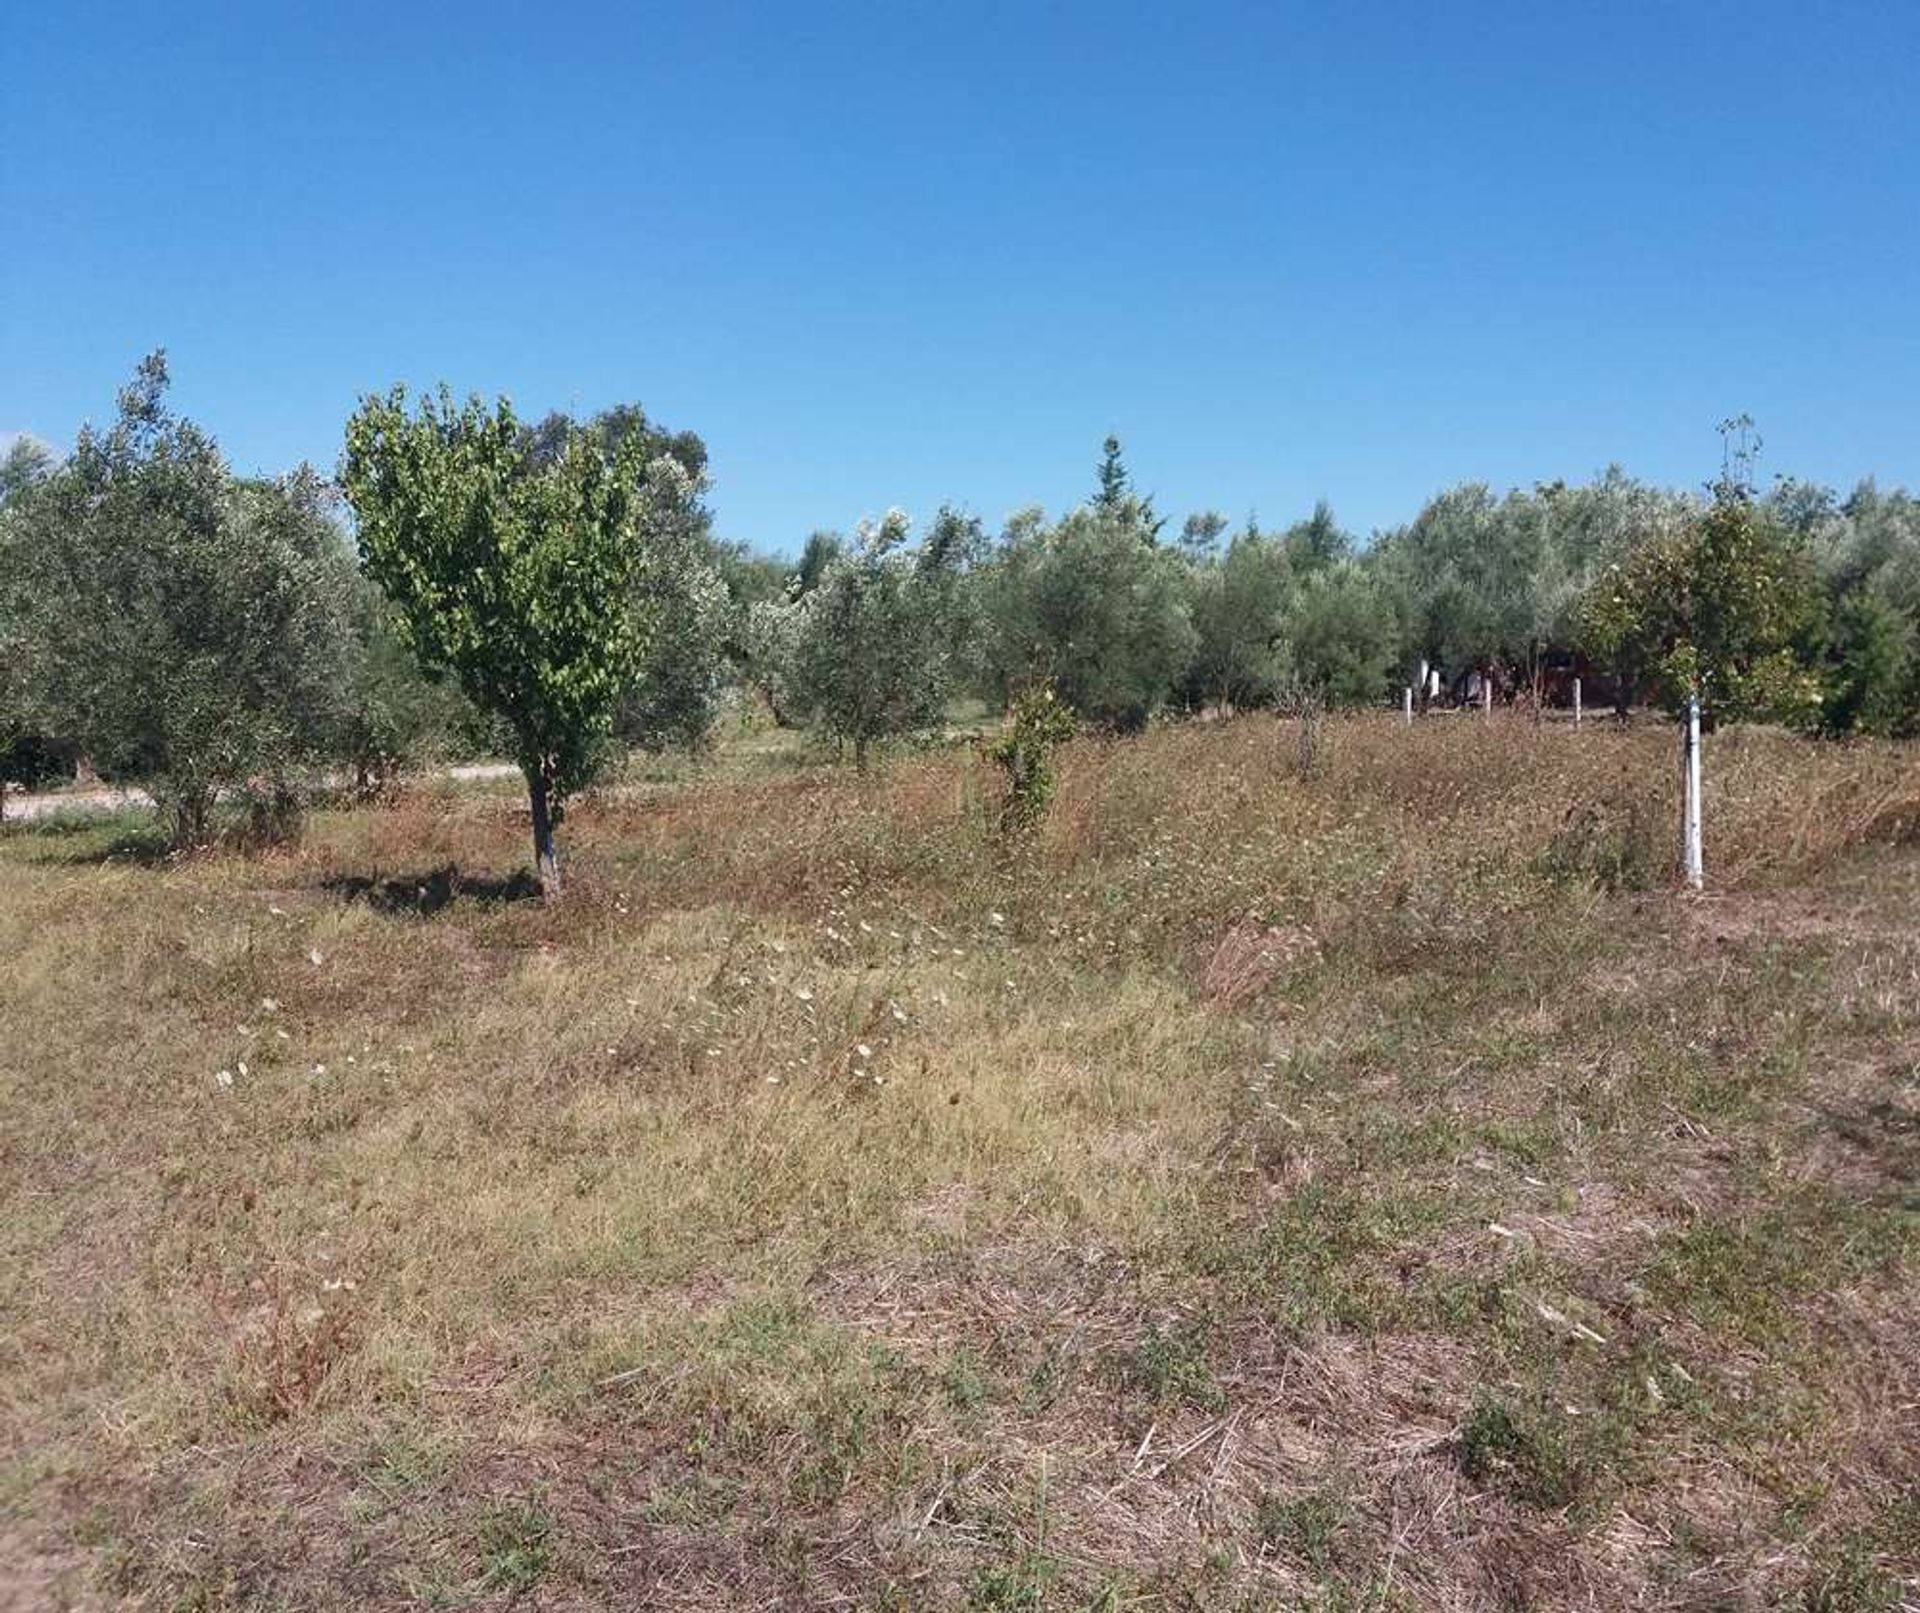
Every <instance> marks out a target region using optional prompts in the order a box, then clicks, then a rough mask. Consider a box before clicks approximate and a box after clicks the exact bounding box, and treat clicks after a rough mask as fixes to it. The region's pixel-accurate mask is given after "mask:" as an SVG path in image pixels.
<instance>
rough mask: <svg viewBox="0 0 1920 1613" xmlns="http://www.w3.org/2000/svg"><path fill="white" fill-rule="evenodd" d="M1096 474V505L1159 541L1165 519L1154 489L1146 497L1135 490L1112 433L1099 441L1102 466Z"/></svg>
mask: <svg viewBox="0 0 1920 1613" xmlns="http://www.w3.org/2000/svg"><path fill="white" fill-rule="evenodd" d="M1095 476H1096V480H1095V484H1094V493H1093V505H1092V507H1093V509H1094V510H1095V511H1096V512H1097V513H1098V514H1100V515H1101V516H1103V517H1104V518H1106V519H1108V520H1111V521H1120V522H1123V523H1126V524H1129V525H1131V526H1133V527H1135V528H1136V529H1137V531H1138V532H1139V534H1140V537H1141V539H1142V541H1143V542H1146V543H1158V542H1159V541H1160V530H1161V528H1162V527H1164V526H1165V525H1166V524H1167V523H1166V519H1165V517H1163V516H1161V515H1158V514H1156V513H1155V511H1154V508H1153V495H1152V494H1151V493H1149V494H1147V495H1145V496H1144V497H1143V496H1142V495H1140V494H1138V493H1136V492H1135V491H1134V490H1133V478H1132V476H1131V475H1129V474H1128V471H1127V466H1126V461H1125V459H1124V458H1123V457H1122V455H1121V448H1120V439H1119V438H1118V437H1109V438H1107V440H1106V441H1105V442H1104V443H1102V444H1101V445H1100V467H1099V469H1098V471H1097V472H1096V473H1095Z"/></svg>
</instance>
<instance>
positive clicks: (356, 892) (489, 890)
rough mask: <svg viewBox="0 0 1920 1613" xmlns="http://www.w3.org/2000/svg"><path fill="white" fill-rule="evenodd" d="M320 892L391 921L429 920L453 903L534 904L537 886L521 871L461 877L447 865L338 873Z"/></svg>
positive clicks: (527, 874) (523, 870)
mask: <svg viewBox="0 0 1920 1613" xmlns="http://www.w3.org/2000/svg"><path fill="white" fill-rule="evenodd" d="M321 889H323V890H325V891H327V892H328V893H329V894H331V895H334V896H338V897H340V898H341V899H343V900H344V901H348V902H364V903H366V905H367V906H368V907H370V908H372V909H373V910H374V911H375V912H376V913H384V914H386V915H388V916H389V917H395V918H431V917H432V916H433V915H434V914H435V913H438V912H440V911H441V910H442V909H443V908H447V907H450V906H452V905H453V903H454V902H456V901H464V902H478V903H481V904H483V905H501V904H505V903H508V902H526V901H535V900H537V899H538V898H539V895H540V883H539V881H538V880H536V879H535V878H534V877H533V876H532V875H531V874H529V873H528V872H527V871H526V870H525V869H524V868H523V869H520V870H519V871H518V872H516V873H513V874H511V875H509V876H508V877H507V878H505V879H495V878H484V877H474V876H471V875H464V874H462V873H461V872H460V870H459V868H458V866H457V865H455V864H453V863H448V864H447V865H446V866H445V867H444V868H435V869H433V870H431V871H430V872H427V873H420V874H396V875H394V876H393V877H392V878H391V879H378V878H376V879H367V878H364V877H362V876H361V875H358V874H339V875H336V876H335V877H333V878H332V879H326V880H322V881H321Z"/></svg>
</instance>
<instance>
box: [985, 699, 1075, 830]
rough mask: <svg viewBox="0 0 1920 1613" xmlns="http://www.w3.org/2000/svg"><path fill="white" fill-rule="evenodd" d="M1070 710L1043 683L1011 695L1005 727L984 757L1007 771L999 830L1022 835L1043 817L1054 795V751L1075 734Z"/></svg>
mask: <svg viewBox="0 0 1920 1613" xmlns="http://www.w3.org/2000/svg"><path fill="white" fill-rule="evenodd" d="M1073 730H1074V721H1073V713H1072V712H1070V711H1069V710H1067V708H1066V707H1065V706H1063V705H1062V704H1061V703H1060V701H1059V699H1058V698H1057V697H1056V696H1055V694H1054V692H1053V690H1052V688H1051V687H1050V686H1048V685H1045V684H1042V685H1040V686H1038V687H1036V688H1032V689H1025V690H1022V691H1021V692H1020V694H1019V695H1017V696H1016V697H1015V698H1014V702H1013V709H1012V711H1011V712H1010V713H1009V720H1008V723H1007V728H1006V732H1005V733H1003V734H1002V735H1001V736H1000V737H999V738H998V739H997V740H995V741H994V742H993V743H992V744H991V745H989V746H988V747H987V757H988V759H989V760H990V761H993V762H996V763H998V764H999V767H1000V769H1001V771H1002V772H1003V773H1004V774H1005V775H1006V781H1007V793H1006V795H1005V796H1004V797H1003V798H1002V800H1001V803H1000V823H999V828H1000V832H1001V833H1002V834H1003V835H1020V834H1024V833H1025V832H1026V831H1027V830H1029V829H1031V828H1032V827H1033V826H1034V825H1035V824H1036V823H1038V822H1039V821H1040V820H1041V818H1043V817H1044V816H1046V811H1047V803H1048V802H1050V801H1051V800H1052V799H1053V790H1054V776H1053V753H1054V751H1055V750H1056V749H1057V748H1058V747H1059V746H1061V745H1063V744H1065V743H1066V742H1067V741H1068V740H1069V739H1071V738H1073Z"/></svg>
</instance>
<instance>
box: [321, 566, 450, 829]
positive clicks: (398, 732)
mask: <svg viewBox="0 0 1920 1613" xmlns="http://www.w3.org/2000/svg"><path fill="white" fill-rule="evenodd" d="M349 614H350V619H351V622H352V628H353V648H352V654H351V657H350V660H349V666H348V673H347V683H346V696H345V700H344V702H343V704H342V710H341V714H340V719H339V728H338V730H337V733H336V735H335V737H334V740H333V743H332V746H331V749H332V751H333V753H334V755H335V757H336V759H337V760H339V761H340V762H342V763H344V764H345V765H346V767H347V769H348V770H349V772H350V773H351V775H352V786H353V790H354V793H355V794H356V795H359V796H360V797H362V798H366V799H370V798H373V797H376V796H379V795H382V794H385V793H387V792H388V791H389V790H390V789H391V788H392V786H393V785H394V783H395V782H396V781H397V780H398V779H399V778H400V776H401V775H402V774H403V773H405V772H406V771H408V770H409V769H410V768H414V767H417V766H419V765H420V764H421V763H423V762H425V761H428V760H430V759H431V758H434V757H436V756H441V755H445V754H447V753H449V752H451V751H453V750H454V749H456V748H457V746H458V745H459V742H460V738H461V736H462V735H463V734H464V733H465V732H467V731H468V730H469V729H471V728H472V727H473V726H474V724H475V719H476V714H475V713H474V711H473V708H472V707H471V706H470V705H469V704H468V703H467V701H466V698H465V697H464V696H463V695H462V694H461V693H460V689H459V686H458V685H457V684H456V683H455V682H454V681H453V680H452V679H450V678H445V677H434V676H432V675H431V674H429V673H428V672H427V671H425V670H424V669H423V668H422V667H421V665H420V662H419V659H418V658H417V657H416V656H415V655H414V653H413V651H412V649H411V648H409V647H408V644H407V640H406V637H405V634H404V632H403V631H402V628H401V625H400V622H399V617H398V613H397V611H396V610H395V608H394V606H393V604H392V602H391V601H389V600H388V599H387V597H386V595H385V594H383V593H382V592H381V591H380V589H379V587H378V586H377V585H376V584H374V583H373V582H372V581H371V580H370V579H369V578H367V577H365V576H363V575H359V574H355V575H354V576H353V588H352V593H351V596H350V605H349Z"/></svg>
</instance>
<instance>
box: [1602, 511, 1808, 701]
mask: <svg viewBox="0 0 1920 1613" xmlns="http://www.w3.org/2000/svg"><path fill="white" fill-rule="evenodd" d="M1818 615H1819V595H1818V590H1817V588H1816V585H1815V581H1814V574H1813V566H1812V560H1811V557H1810V555H1809V554H1808V552H1807V548H1806V545H1805V544H1804V542H1802V541H1801V540H1799V539H1798V538H1796V537H1795V536H1794V534H1792V533H1791V532H1789V531H1788V530H1787V529H1786V528H1784V527H1783V526H1781V525H1780V524H1779V523H1778V522H1777V521H1775V520H1773V519H1771V518H1770V517H1769V516H1768V514H1767V512H1766V511H1765V509H1764V508H1763V507H1762V506H1761V505H1759V504H1758V503H1757V502H1756V501H1755V500H1754V499H1753V498H1752V497H1751V496H1750V495H1749V493H1748V491H1747V490H1746V489H1744V488H1742V487H1739V486H1736V485H1733V484H1730V483H1723V484H1722V485H1721V486H1720V487H1719V488H1718V489H1717V490H1716V495H1715V498H1714V500H1713V503H1712V504H1711V505H1710V506H1709V507H1708V508H1707V509H1706V510H1705V511H1703V512H1702V513H1701V514H1700V515H1699V516H1698V517H1697V518H1696V519H1695V520H1693V521H1692V522H1691V523H1689V524H1688V525H1686V526H1684V527H1682V528H1680V529H1678V530H1677V531H1674V532H1671V533H1667V534H1662V535H1660V536H1657V537H1655V538H1652V539H1650V540H1649V541H1647V542H1645V543H1642V544H1641V545H1640V546H1639V547H1638V548H1636V549H1634V550H1633V551H1632V552H1631V553H1630V554H1629V555H1628V556H1627V557H1626V559H1625V560H1623V561H1620V562H1617V563H1616V564H1614V565H1612V566H1610V567H1608V568H1607V570H1606V571H1605V572H1604V573H1603V574H1602V575H1601V576H1600V577H1599V578H1598V579H1597V580H1596V582H1595V584H1594V585H1593V587H1592V588H1591V589H1590V590H1589V591H1588V594H1587V596H1586V599H1585V602H1584V605H1583V608H1582V611H1581V622H1582V628H1583V639H1584V642H1585V643H1586V645H1587V646H1588V648H1589V649H1590V650H1591V651H1592V652H1593V654H1594V655H1595V657H1596V658H1597V659H1599V660H1600V661H1602V662H1603V663H1605V664H1608V665H1611V666H1612V667H1614V668H1615V670H1616V672H1617V673H1618V674H1619V675H1620V676H1621V678H1622V679H1623V681H1625V682H1629V683H1630V682H1633V681H1637V680H1638V679H1639V678H1641V677H1646V678H1650V679H1651V680H1652V682H1653V685H1654V689H1655V691H1656V694H1657V697H1658V698H1659V700H1660V702H1661V704H1662V705H1664V706H1665V707H1666V709H1667V710H1668V711H1670V712H1672V713H1674V714H1676V715H1678V714H1680V713H1681V712H1684V711H1685V710H1686V707H1687V702H1688V701H1689V700H1690V699H1692V698H1693V697H1695V696H1697V697H1698V698H1699V699H1700V701H1701V705H1702V709H1703V711H1704V712H1705V713H1706V714H1708V718H1709V720H1710V721H1712V722H1738V721H1743V720H1747V719H1752V718H1761V717H1775V718H1780V719H1783V720H1787V721H1804V720H1806V719H1807V718H1809V717H1810V716H1812V715H1813V714H1814V713H1815V711H1816V710H1817V708H1818V704H1819V680H1818V677H1817V676H1816V674H1815V673H1814V672H1813V671H1812V669H1811V668H1810V667H1809V666H1808V665H1807V664H1806V661H1805V659H1804V646H1805V644H1806V643H1807V640H1808V635H1809V632H1810V631H1811V629H1812V628H1813V627H1814V626H1815V624H1816V623H1817V620H1818Z"/></svg>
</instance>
